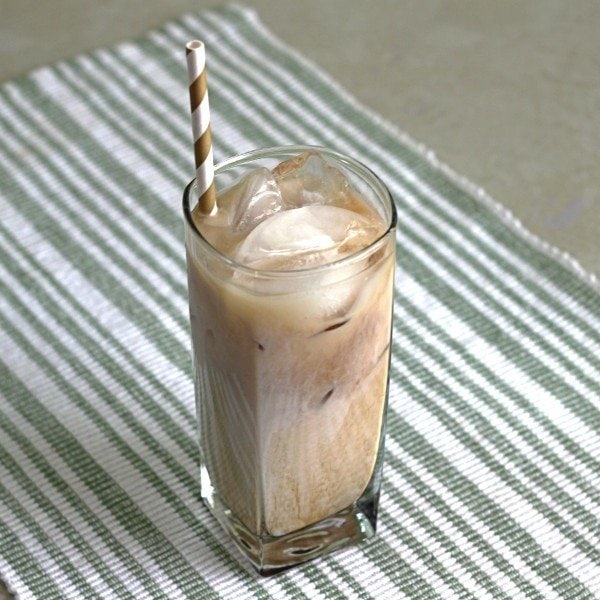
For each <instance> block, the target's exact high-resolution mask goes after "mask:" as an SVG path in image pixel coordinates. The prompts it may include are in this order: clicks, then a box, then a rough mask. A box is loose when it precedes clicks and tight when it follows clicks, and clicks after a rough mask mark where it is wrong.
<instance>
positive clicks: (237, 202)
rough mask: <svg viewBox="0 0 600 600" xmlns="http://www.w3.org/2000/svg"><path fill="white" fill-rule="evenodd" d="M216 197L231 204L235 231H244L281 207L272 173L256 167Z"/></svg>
mask: <svg viewBox="0 0 600 600" xmlns="http://www.w3.org/2000/svg"><path fill="white" fill-rule="evenodd" d="M219 200H220V202H221V203H223V205H224V206H227V207H230V215H231V216H230V223H229V225H230V227H231V230H232V232H233V233H234V234H240V233H246V232H247V231H249V230H251V229H252V228H253V227H256V226H257V225H258V224H259V223H260V222H261V221H263V220H264V219H266V218H267V217H270V216H271V215H273V214H275V213H276V212H278V211H280V210H281V209H282V207H283V201H282V198H281V192H280V191H279V187H278V186H277V183H276V182H275V177H274V176H273V174H272V173H271V171H269V169H266V168H265V167H259V168H258V169H255V170H253V171H251V172H250V173H248V174H246V175H245V176H244V177H242V178H241V179H240V180H239V181H238V182H237V183H236V184H235V185H233V186H232V187H231V188H229V189H228V190H226V191H225V192H223V193H222V194H221V195H220V197H219Z"/></svg>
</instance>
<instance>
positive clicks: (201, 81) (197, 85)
mask: <svg viewBox="0 0 600 600" xmlns="http://www.w3.org/2000/svg"><path fill="white" fill-rule="evenodd" d="M185 54H186V58H187V67H188V76H189V82H190V106H191V109H192V130H193V132H194V157H195V160H196V181H197V186H198V205H199V206H198V208H199V210H200V211H201V212H202V213H204V214H210V213H212V212H213V211H215V210H216V208H217V205H216V191H215V182H214V163H213V151H212V140H211V137H210V114H209V110H208V91H207V89H206V54H205V51H204V44H203V43H202V42H200V41H199V40H193V41H191V42H188V43H187V44H186V45H185Z"/></svg>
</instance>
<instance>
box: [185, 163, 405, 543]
mask: <svg viewBox="0 0 600 600" xmlns="http://www.w3.org/2000/svg"><path fill="white" fill-rule="evenodd" d="M218 205H219V210H218V211H217V213H216V214H215V215H212V216H202V215H199V214H195V213H194V214H193V218H194V222H195V224H196V226H197V228H198V230H199V231H200V232H201V234H202V236H203V237H204V238H205V239H206V240H207V241H208V242H209V243H210V244H211V245H212V246H213V247H214V248H215V249H216V250H218V251H219V252H220V253H221V254H224V255H225V256H228V257H229V258H231V259H232V260H233V261H235V263H238V264H242V265H245V266H247V267H249V269H243V268H242V269H239V268H238V269H236V268H235V264H234V263H230V264H229V265H223V264H222V261H221V262H220V263H219V261H218V260H217V259H216V258H215V257H211V256H206V253H201V252H196V251H195V248H194V244H195V243H198V242H197V241H195V240H194V239H190V238H189V237H188V241H187V249H188V279H189V293H190V314H191V326H192V340H193V345H194V357H195V369H196V386H197V395H196V397H197V401H198V414H199V420H200V435H201V449H202V460H203V462H204V464H205V465H206V468H207V470H208V473H209V475H210V479H211V482H212V485H213V486H214V488H215V490H216V492H217V493H218V495H219V496H220V498H221V499H222V500H223V502H224V503H225V504H226V505H227V506H228V507H229V509H230V510H231V511H232V512H233V514H234V515H235V516H236V517H237V518H238V519H239V520H240V521H241V522H242V523H243V524H244V525H245V526H246V527H247V528H248V529H249V530H250V531H252V532H254V533H256V534H259V535H273V536H280V535H284V534H287V533H289V532H292V531H295V530H298V529H301V528H303V527H305V526H308V525H311V524H313V523H316V522H318V521H319V520H321V519H324V518H326V517H328V516H331V515H333V514H335V513H336V512H338V511H340V510H342V509H344V508H346V507H348V506H350V505H351V504H352V503H353V502H355V501H356V500H357V499H358V498H359V497H360V496H361V494H362V493H363V491H364V490H365V488H366V487H367V485H368V483H369V481H370V479H371V476H372V474H373V471H374V467H375V461H376V458H377V453H378V450H379V447H380V439H381V435H382V419H383V414H384V408H385V402H386V393H387V380H388V362H389V344H390V328H391V304H392V290H393V278H394V264H395V260H394V243H395V242H394V238H393V235H387V236H386V235H384V234H385V233H386V231H387V225H386V223H385V220H384V218H383V217H382V216H381V215H380V214H379V213H378V212H377V211H376V210H375V209H374V208H373V207H371V206H370V205H369V203H368V202H366V201H365V200H364V199H363V197H361V194H360V193H359V192H357V191H356V190H355V189H354V188H353V187H352V186H351V185H350V184H349V182H348V181H347V180H346V178H345V176H344V175H343V173H341V171H338V170H337V169H336V168H335V167H333V166H331V165H329V164H328V163H327V162H326V161H325V160H324V159H323V158H322V157H321V156H320V155H318V154H315V153H307V154H303V155H301V156H298V157H296V158H293V159H291V160H288V161H286V162H284V163H282V164H281V165H279V166H278V167H276V168H275V169H273V171H272V172H271V171H269V170H268V169H257V170H256V171H255V172H253V173H252V174H250V175H248V176H246V177H245V178H244V180H242V181H240V182H238V183H237V184H235V185H234V186H233V187H231V188H230V189H228V190H226V191H225V192H224V193H222V194H221V196H220V197H219V200H218ZM367 248H368V250H364V251H363V252H360V251H361V250H362V249H367ZM357 253H358V254H357ZM351 256H352V257H353V258H348V257H351ZM344 258H347V260H345V261H343V262H340V263H338V262H336V261H339V260H340V259H344ZM327 264H330V267H326V266H325V267H322V268H314V267H320V266H321V265H327ZM274 272H280V273H282V275H284V276H282V277H278V276H277V273H274ZM290 272H295V273H290Z"/></svg>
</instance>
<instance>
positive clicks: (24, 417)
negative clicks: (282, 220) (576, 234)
mask: <svg viewBox="0 0 600 600" xmlns="http://www.w3.org/2000/svg"><path fill="white" fill-rule="evenodd" d="M196 37H198V38H201V39H203V40H204V41H205V42H206V44H207V46H208V48H209V63H208V66H209V85H210V92H211V109H212V125H213V136H214V144H215V153H216V157H217V160H219V159H222V158H224V157H227V156H231V155H233V154H237V153H240V152H243V151H246V150H249V149H252V148H256V147H261V146H272V145H281V144H288V143H313V144H319V145H325V146H329V147H332V148H334V149H337V150H340V151H342V152H345V153H347V154H351V155H353V156H356V157H358V158H360V159H362V161H363V162H365V163H366V164H367V165H368V166H369V167H371V168H372V169H373V170H374V171H375V172H377V173H378V174H380V175H381V177H382V178H383V179H384V180H385V182H386V183H387V184H388V186H389V187H390V189H391V191H392V194H393V195H394V197H395V200H396V202H397V207H398V213H399V230H398V236H397V241H398V261H399V267H400V268H399V269H398V278H397V286H396V305H395V321H394V343H393V361H392V371H391V377H392V386H391V396H390V415H389V424H388V425H389V426H388V437H387V446H386V448H387V449H386V455H385V467H384V480H383V488H382V490H383V491H382V502H381V513H380V518H379V530H378V535H377V537H376V538H374V539H372V540H370V541H369V542H367V543H365V544H363V545H362V546H360V547H358V548H353V549H349V550H345V551H341V552H338V553H336V554H333V555H331V556H328V557H326V558H323V559H320V560H317V561H315V562H313V563H310V564H307V565H304V566H302V567H299V568H296V569H294V570H292V571H289V572H287V573H285V574H282V575H280V576H277V577H273V578H268V579H259V578H258V577H257V576H255V575H253V574H252V573H250V571H248V570H246V568H245V567H243V566H241V565H240V564H239V563H238V560H237V555H236V550H235V549H234V548H233V546H232V544H231V543H230V542H229V541H228V540H227V538H226V536H225V534H224V533H223V532H222V531H221V530H220V528H219V527H218V525H217V524H216V522H215V521H214V520H213V518H212V517H211V516H210V515H209V514H208V512H207V510H206V509H205V508H204V507H203V505H202V503H201V500H200V497H199V489H198V476H197V466H198V465H197V462H198V456H197V445H196V433H195V415H194V400H193V387H192V381H191V366H190V343H189V331H188V325H187V299H186V275H185V259H184V249H183V239H182V237H183V227H182V218H181V215H180V199H181V195H182V192H183V188H184V185H185V184H186V182H187V181H188V180H189V179H191V177H192V175H193V173H194V166H193V155H192V148H191V127H190V120H189V114H188V99H187V82H186V70H185V59H184V52H183V45H184V43H185V41H187V40H188V39H190V38H196ZM0 132H1V133H0V135H1V140H2V141H1V144H0V184H1V188H0V189H1V198H0V217H1V218H0V328H1V334H0V336H1V337H0V576H1V578H2V579H3V580H4V581H6V583H7V585H8V586H9V587H10V588H11V589H13V590H14V591H15V593H17V594H18V596H19V598H21V599H23V600H25V599H28V598H37V599H44V600H48V599H53V598H73V599H81V598H86V599H87V598H132V599H133V598H135V600H141V599H143V598H150V599H155V598H169V599H174V598H201V599H204V598H216V597H222V598H237V597H240V598H258V599H265V598H310V599H313V598H321V599H330V598H338V597H339V598H344V597H347V598H377V599H379V598H393V599H394V600H396V599H400V598H419V599H421V598H434V597H441V598H477V599H481V598H494V599H496V598H511V599H512V598H540V599H550V598H591V597H594V596H596V597H598V596H600V555H599V548H600V521H599V515H600V491H599V483H600V469H599V465H600V402H599V400H600V328H599V324H600V301H599V300H600V296H599V293H598V288H597V282H596V281H595V279H594V278H593V277H592V276H589V275H588V276H586V275H585V274H582V273H576V272H575V271H576V269H574V268H571V267H570V266H569V265H568V264H567V262H568V261H567V259H565V258H564V257H563V258H560V257H558V256H556V253H554V254H553V253H552V252H549V251H548V250H547V249H544V248H543V245H542V244H541V243H539V242H536V241H535V240H534V239H533V238H532V236H530V235H527V234H526V233H524V232H522V231H519V230H518V227H517V226H516V224H515V226H511V225H510V224H508V221H509V220H510V218H509V217H508V216H507V215H505V214H504V213H503V212H502V211H501V209H500V208H499V207H498V206H495V205H493V204H492V203H491V201H490V200H489V199H488V198H487V197H486V196H485V194H483V192H481V191H479V190H477V189H475V188H474V187H473V186H469V185H468V184H465V183H464V182H462V181H461V180H460V179H459V178H458V177H456V176H455V175H453V174H452V173H451V172H449V170H448V169H446V168H445V167H443V166H440V165H439V164H437V163H436V161H435V157H433V156H432V155H430V154H429V153H427V152H426V151H424V150H422V149H420V148H419V147H418V146H417V145H416V144H414V143H412V142H411V141H410V140H408V139H407V138H406V137H405V136H403V135H402V134H400V133H399V132H398V131H396V130H395V129H393V128H392V127H391V126H390V125H389V124H386V123H384V122H383V121H382V120H381V119H379V118H378V117H377V116H375V115H373V114H371V113H369V112H368V111H366V110H365V109H364V108H362V107H360V106H358V105H357V103H356V102H355V101H354V100H352V98H350V97H349V96H348V94H346V93H345V92H344V91H343V90H342V89H340V88H339V87H338V86H337V85H336V84H335V83H333V82H332V81H331V80H330V79H329V78H328V77H326V76H324V75H323V74H321V73H320V72H319V71H318V70H317V69H316V68H315V67H314V65H311V64H309V63H308V62H307V61H305V60H304V59H303V58H302V57H300V56H299V55H298V54H296V53H295V52H293V51H292V50H290V49H289V48H287V47H286V46H284V45H283V44H282V43H281V42H280V41H278V40H277V39H276V38H275V37H274V36H273V35H272V34H271V33H269V32H268V31H267V30H266V29H265V28H264V26H263V25H262V24H261V23H260V22H259V21H258V20H257V18H256V15H255V14H254V13H252V12H251V11H248V10H246V9H242V8H233V7H227V8H222V9H218V10H214V11H210V12H202V13H200V14H191V15H186V16H185V17H183V18H181V19H180V20H178V21H175V22H172V23H169V24H167V25H165V26H164V27H163V28H161V29H159V30H157V31H153V32H151V33H150V34H148V35H147V36H146V37H144V38H142V39H140V40H138V41H135V42H127V43H123V44H120V45H118V46H116V47H114V48H109V49H102V50H99V51H97V52H94V53H93V54H90V55H86V56H79V57H77V58H75V59H73V60H70V61H66V62H62V63H59V64H57V65H55V66H52V67H46V68H42V69H39V70H37V71H35V72H33V73H31V74H30V75H28V76H26V77H24V78H22V79H20V80H18V81H15V82H11V83H7V84H5V85H3V86H2V87H1V89H0ZM586 279H587V281H586Z"/></svg>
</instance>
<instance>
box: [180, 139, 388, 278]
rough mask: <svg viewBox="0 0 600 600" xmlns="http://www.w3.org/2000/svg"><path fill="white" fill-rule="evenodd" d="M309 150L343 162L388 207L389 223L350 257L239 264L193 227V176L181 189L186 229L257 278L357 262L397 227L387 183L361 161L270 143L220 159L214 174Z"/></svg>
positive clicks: (319, 149) (315, 148) (293, 274)
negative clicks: (293, 264)
mask: <svg viewBox="0 0 600 600" xmlns="http://www.w3.org/2000/svg"><path fill="white" fill-rule="evenodd" d="M309 150H313V151H316V152H319V153H320V154H323V155H324V156H327V157H329V158H333V159H335V160H337V161H338V162H339V163H341V164H342V165H344V166H345V167H346V168H348V169H349V170H350V171H352V172H353V173H354V174H355V175H358V176H359V177H361V178H362V179H363V180H364V181H366V182H367V183H368V184H369V185H370V186H371V187H372V188H373V189H374V190H375V192H376V193H378V195H380V196H381V197H383V198H385V199H386V200H387V201H388V203H389V207H390V217H389V223H388V226H387V228H386V230H385V231H384V232H383V233H382V234H381V235H380V236H379V237H378V238H377V239H375V240H373V241H372V242H371V243H370V244H369V245H368V246H365V247H364V248H361V249H360V250H358V251H356V252H354V253H353V254H350V255H349V256H345V257H343V258H340V259H338V260H335V261H332V262H328V263H324V264H321V265H315V266H311V267H304V268H302V269H289V270H281V269H279V270H271V269H256V268H254V267H249V266H247V265H244V264H242V263H239V262H237V261H236V260H234V259H232V258H230V257H228V256H226V255H225V254H223V253H222V252H220V251H219V250H217V249H216V248H215V247H214V246H213V245H212V244H211V243H210V242H209V241H208V240H207V239H206V238H205V237H204V236H203V235H202V233H201V231H200V230H199V229H198V227H197V226H196V223H195V222H194V219H193V218H192V209H191V208H190V202H189V199H190V196H191V192H192V190H193V188H194V185H195V183H196V178H195V177H194V178H193V179H192V180H191V181H190V182H189V183H188V184H187V186H186V187H185V190H184V192H183V214H184V218H185V221H186V224H187V226H188V228H189V229H190V230H191V231H192V233H193V234H194V237H195V239H197V240H198V241H199V242H200V244H201V246H202V247H203V248H204V249H205V250H206V251H208V253H209V254H210V255H212V256H214V257H215V258H217V259H218V260H219V261H221V262H223V263H225V264H226V265H227V266H229V267H231V268H233V269H235V270H236V271H240V272H243V273H246V274H249V275H253V276H260V277H273V278H280V277H300V276H303V275H304V276H306V275H313V274H315V273H321V272H323V271H328V270H333V269H338V268H343V267H345V266H346V265H350V264H352V263H354V262H360V261H362V260H363V259H364V258H366V257H367V256H369V255H370V254H373V253H375V252H376V251H377V250H378V249H379V247H380V246H383V242H384V240H385V239H386V238H387V237H388V235H389V233H390V232H391V231H394V230H395V229H396V224H397V220H398V215H397V211H396V204H395V202H394V200H393V198H392V195H391V194H390V191H389V190H388V188H387V186H386V185H385V183H383V181H382V180H381V179H380V178H379V176H378V175H376V174H375V173H374V172H373V171H372V170H371V169H370V168H369V167H367V166H366V165H365V164H363V163H361V162H360V161H358V160H356V159H354V158H351V157H350V156H347V155H346V154H342V153H341V152H337V151H336V150H330V149H329V148H325V147H323V146H313V145H290V146H272V147H269V148H259V149H256V150H250V151H249V152H245V153H243V154H238V155H236V156H232V157H230V158H227V159H225V160H224V161H221V162H220V163H219V164H218V165H216V166H215V168H214V173H215V177H216V175H217V174H218V173H219V172H220V171H223V170H224V169H227V168H228V167H231V166H233V165H243V164H245V163H248V162H251V161H254V160H259V159H262V158H274V157H276V156H277V155H282V154H301V153H302V152H307V151H309Z"/></svg>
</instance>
